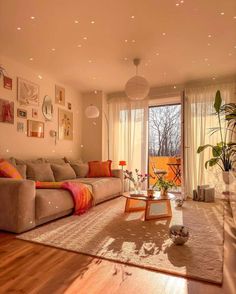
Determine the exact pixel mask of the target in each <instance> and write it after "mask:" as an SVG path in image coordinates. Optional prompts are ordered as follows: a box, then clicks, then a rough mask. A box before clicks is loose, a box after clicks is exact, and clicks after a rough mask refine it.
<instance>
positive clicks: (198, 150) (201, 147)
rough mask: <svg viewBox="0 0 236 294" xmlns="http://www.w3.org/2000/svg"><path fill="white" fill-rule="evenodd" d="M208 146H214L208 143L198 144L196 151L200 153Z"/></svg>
mask: <svg viewBox="0 0 236 294" xmlns="http://www.w3.org/2000/svg"><path fill="white" fill-rule="evenodd" d="M208 147H211V148H213V147H214V146H212V145H210V144H207V145H202V146H199V147H198V149H197V153H201V152H202V151H204V150H205V149H206V148H208Z"/></svg>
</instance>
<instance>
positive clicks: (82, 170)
mask: <svg viewBox="0 0 236 294" xmlns="http://www.w3.org/2000/svg"><path fill="white" fill-rule="evenodd" d="M70 165H71V167H72V168H73V170H74V171H75V174H76V177H77V178H85V177H87V175H88V171H89V166H88V164H87V163H80V164H79V163H77V164H74V163H71V164H70Z"/></svg>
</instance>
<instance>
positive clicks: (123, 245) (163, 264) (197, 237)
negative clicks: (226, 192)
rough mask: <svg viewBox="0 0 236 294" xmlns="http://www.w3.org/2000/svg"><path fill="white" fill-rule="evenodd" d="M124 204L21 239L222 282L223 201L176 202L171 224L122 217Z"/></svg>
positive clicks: (115, 202) (113, 203)
mask: <svg viewBox="0 0 236 294" xmlns="http://www.w3.org/2000/svg"><path fill="white" fill-rule="evenodd" d="M124 206H125V199H123V198H118V199H115V200H112V201H109V202H106V203H104V204H101V205H98V206H96V207H94V208H92V209H91V210H90V211H89V212H87V213H86V214H84V215H82V216H69V217H66V218H63V219H60V220H58V221H55V222H52V223H49V224H46V225H43V226H41V227H39V228H37V229H34V230H32V231H30V232H27V233H24V234H21V235H19V236H18V238H20V239H23V240H28V241H31V242H36V243H40V244H45V245H50V246H53V247H57V248H61V249H66V250H71V251H74V252H80V253H85V254H88V255H92V256H96V257H101V258H105V259H108V260H114V261H118V262H122V263H125V264H130V265H135V266H139V267H143V268H146V269H152V270H157V271H162V272H166V273H171V274H176V275H181V276H184V277H190V278H195V279H200V280H205V281H209V282H214V283H221V282H222V275H223V230H224V229H223V226H224V216H223V215H224V207H223V203H222V202H217V203H203V202H194V201H191V200H189V201H185V203H184V206H183V207H182V208H178V209H177V208H175V207H174V203H172V212H173V217H172V218H171V219H169V220H149V221H143V220H142V215H143V212H135V213H124ZM171 224H184V225H185V226H187V227H188V228H189V232H190V238H189V240H188V242H187V243H186V244H185V245H183V246H176V245H173V244H172V242H171V240H170V239H169V236H168V229H169V227H170V225H171Z"/></svg>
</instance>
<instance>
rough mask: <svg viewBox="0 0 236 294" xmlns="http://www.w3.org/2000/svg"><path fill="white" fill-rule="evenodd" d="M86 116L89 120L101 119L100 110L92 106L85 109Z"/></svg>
mask: <svg viewBox="0 0 236 294" xmlns="http://www.w3.org/2000/svg"><path fill="white" fill-rule="evenodd" d="M85 115H86V117H87V118H97V117H99V109H98V108H97V107H96V106H95V105H92V104H91V105H89V106H88V107H87V108H86V109H85Z"/></svg>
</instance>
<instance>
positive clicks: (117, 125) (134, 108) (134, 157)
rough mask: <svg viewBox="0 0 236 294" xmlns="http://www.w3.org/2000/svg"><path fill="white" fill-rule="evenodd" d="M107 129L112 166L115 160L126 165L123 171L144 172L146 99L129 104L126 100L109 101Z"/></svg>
mask: <svg viewBox="0 0 236 294" xmlns="http://www.w3.org/2000/svg"><path fill="white" fill-rule="evenodd" d="M108 106H109V126H110V153H111V159H112V160H113V167H114V168H118V167H119V161H120V160H125V161H126V162H127V166H126V168H127V169H128V170H132V171H134V170H135V169H136V168H137V169H139V171H140V172H142V173H146V170H147V146H148V100H147V99H145V100H142V101H131V100H129V99H127V98H110V99H109V100H108Z"/></svg>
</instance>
